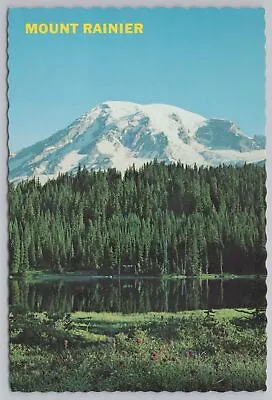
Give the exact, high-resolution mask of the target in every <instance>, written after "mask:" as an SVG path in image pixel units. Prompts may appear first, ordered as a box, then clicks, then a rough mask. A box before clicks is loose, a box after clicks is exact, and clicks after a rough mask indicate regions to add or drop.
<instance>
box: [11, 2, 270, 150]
mask: <svg viewBox="0 0 272 400" xmlns="http://www.w3.org/2000/svg"><path fill="white" fill-rule="evenodd" d="M26 22H32V23H41V22H45V23H51V22H52V23H55V22H56V23H60V22H64V23H65V22H66V23H69V22H76V23H79V24H81V23H84V22H89V23H96V22H97V23H105V22H142V23H144V34H143V35H81V34H77V35H25V33H24V24H25V23H26ZM264 46H265V38H264V11H263V10H262V9H221V10H220V9H212V8H210V9H189V10H185V9H179V8H176V9H129V8H127V9H121V10H120V9H114V8H110V9H61V8H58V9H10V10H9V50H8V51H9V104H10V108H9V143H10V149H11V150H12V151H18V150H19V149H21V148H23V147H26V146H28V145H30V144H32V143H35V142H37V141H38V140H41V139H44V138H46V137H48V136H50V135H51V134H53V133H54V132H56V131H57V130H59V129H62V128H64V127H66V126H67V125H68V124H69V123H71V122H72V121H73V120H74V119H76V118H77V117H79V116H80V115H81V114H82V113H83V112H86V111H88V110H89V109H91V108H92V107H94V106H95V105H96V104H98V103H101V102H103V101H107V100H122V101H133V102H138V103H144V104H146V103H167V104H172V105H175V106H179V107H182V108H184V109H188V110H190V111H192V112H196V113H199V114H202V115H204V116H206V117H220V118H226V119H231V120H233V121H235V122H236V123H237V124H238V126H239V127H240V128H241V129H242V130H244V132H245V133H246V134H247V135H249V136H253V135H254V134H264V131H265V49H264Z"/></svg>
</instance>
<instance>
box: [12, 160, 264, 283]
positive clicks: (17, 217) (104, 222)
mask: <svg viewBox="0 0 272 400" xmlns="http://www.w3.org/2000/svg"><path fill="white" fill-rule="evenodd" d="M265 178H266V175H265V169H264V167H256V166H254V165H245V166H243V167H231V166H220V167H217V168H204V167H201V168H197V167H194V168H189V167H184V166H183V165H181V164H177V165H174V164H172V165H165V164H163V163H158V162H157V161H154V162H153V163H150V164H146V165H145V166H144V167H142V168H141V169H140V170H139V171H137V170H136V169H135V168H134V166H133V167H131V168H129V169H128V170H127V171H126V172H125V174H124V176H123V177H122V176H121V174H120V173H119V172H117V171H116V170H115V169H109V170H108V171H105V172H103V171H98V172H95V171H91V172H88V171H87V170H86V169H85V168H83V169H81V168H79V169H78V172H77V174H76V175H75V176H73V177H72V176H69V175H68V174H65V175H60V176H59V177H58V178H57V179H56V180H53V181H49V182H47V183H46V184H45V185H44V186H42V185H41V184H40V183H39V182H38V181H35V180H30V181H25V182H21V183H19V184H18V185H16V186H14V185H10V189H9V204H10V224H9V247H10V272H11V274H17V273H19V274H22V273H24V272H27V271H28V270H29V269H34V270H37V269H39V270H50V271H52V272H65V271H81V270H85V271H92V272H96V273H99V274H105V273H106V274H118V273H122V274H124V273H127V274H149V275H151V274H152V275H162V274H180V275H188V276H190V275H199V274H201V273H205V274H206V273H211V274H222V273H235V274H265V272H266V270H265V258H266V252H265V242H266V237H265V194H266V192H265Z"/></svg>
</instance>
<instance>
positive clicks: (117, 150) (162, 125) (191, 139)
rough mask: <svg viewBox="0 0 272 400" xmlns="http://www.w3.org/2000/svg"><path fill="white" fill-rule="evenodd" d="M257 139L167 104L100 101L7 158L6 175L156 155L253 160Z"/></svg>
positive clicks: (259, 154) (199, 160) (214, 161)
mask: <svg viewBox="0 0 272 400" xmlns="http://www.w3.org/2000/svg"><path fill="white" fill-rule="evenodd" d="M261 147H262V146H261V141H260V140H258V141H257V140H255V139H254V138H253V139H252V138H249V137H247V136H246V135H245V134H244V133H243V132H242V131H241V130H240V129H239V128H238V127H237V126H236V125H235V124H234V123H233V122H232V121H229V120H223V119H219V118H211V119H208V118H205V117H203V116H201V115H198V114H195V113H192V112H191V111H187V110H184V109H182V108H179V107H175V106H172V105H168V104H145V105H143V104H137V103H131V102H124V101H106V102H103V103H101V104H98V105H97V106H96V107H94V108H92V109H91V110H90V111H88V112H86V113H84V114H82V116H81V117H79V118H78V119H76V120H75V121H74V122H73V123H72V124H70V125H69V126H68V127H67V128H65V129H63V130H61V131H58V132H56V133H55V134H53V135H52V136H50V137H49V138H48V139H46V140H43V141H41V142H38V143H36V144H35V145H33V146H30V147H28V148H26V149H23V150H21V151H20V152H18V153H17V154H16V156H14V157H12V158H11V159H10V160H9V169H10V179H11V180H20V179H24V178H28V177H33V176H36V177H39V178H40V179H41V180H42V181H45V180H47V179H48V178H55V177H56V176H57V175H58V174H59V173H65V172H71V173H73V172H74V171H76V169H77V167H78V164H79V163H80V164H81V165H85V166H86V167H87V168H95V169H105V168H108V167H115V168H116V169H118V170H121V171H123V170H125V169H126V168H127V167H129V166H130V165H131V164H133V163H134V164H135V165H136V166H141V165H143V164H144V163H145V162H148V161H151V160H153V159H154V158H156V159H157V160H159V161H164V162H167V163H170V162H177V161H180V162H182V163H184V164H188V165H193V164H198V165H219V164H221V163H231V164H237V163H244V162H259V161H262V160H264V158H265V154H264V150H263V149H261Z"/></svg>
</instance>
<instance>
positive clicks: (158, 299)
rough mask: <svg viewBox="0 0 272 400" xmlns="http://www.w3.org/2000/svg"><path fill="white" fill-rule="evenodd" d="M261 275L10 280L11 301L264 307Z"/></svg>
mask: <svg viewBox="0 0 272 400" xmlns="http://www.w3.org/2000/svg"><path fill="white" fill-rule="evenodd" d="M265 296H266V284H265V280H264V279H232V280H209V281H208V280H204V281H203V280H202V281H201V280H199V279H192V278H190V279H186V280H183V279H176V280H160V279H105V278H104V279H84V277H81V278H77V279H75V280H71V279H69V280H54V281H43V282H39V283H26V282H24V281H23V280H11V281H10V304H11V305H14V304H21V305H23V306H25V307H27V308H28V309H29V311H50V312H71V311H97V312H99V311H111V312H123V313H136V312H140V313H141V312H148V311H153V312H155V311H159V312H161V311H171V312H175V311H181V310H196V309H207V308H214V309H217V308H238V307H252V308H255V307H256V306H265V304H266V301H265Z"/></svg>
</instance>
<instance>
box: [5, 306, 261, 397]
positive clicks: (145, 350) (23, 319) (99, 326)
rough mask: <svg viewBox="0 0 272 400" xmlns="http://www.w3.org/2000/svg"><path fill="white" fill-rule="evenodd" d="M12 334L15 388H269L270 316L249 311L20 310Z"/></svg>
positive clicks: (11, 345)
mask: <svg viewBox="0 0 272 400" xmlns="http://www.w3.org/2000/svg"><path fill="white" fill-rule="evenodd" d="M10 337H11V343H10V371H11V373H10V383H11V388H12V390H13V391H18V390H19V391H25V392H32V391H42V392H47V391H164V390H165V391H194V390H196V391H209V390H215V391H228V390H233V391H241V390H247V391H256V390H265V377H266V335H265V319H264V318H263V314H258V313H257V314H252V313H251V311H250V310H218V311H216V312H215V313H214V314H213V313H205V312H204V311H186V312H179V313H148V314H129V315H125V314H118V313H94V312H91V313H87V312H75V313H73V314H71V315H68V316H66V317H61V316H56V315H52V316H48V315H47V314H44V313H43V314H33V313H31V314H30V313H29V314H26V315H23V314H18V315H14V316H11V321H10ZM66 341H67V342H66ZM65 343H66V344H65Z"/></svg>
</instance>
